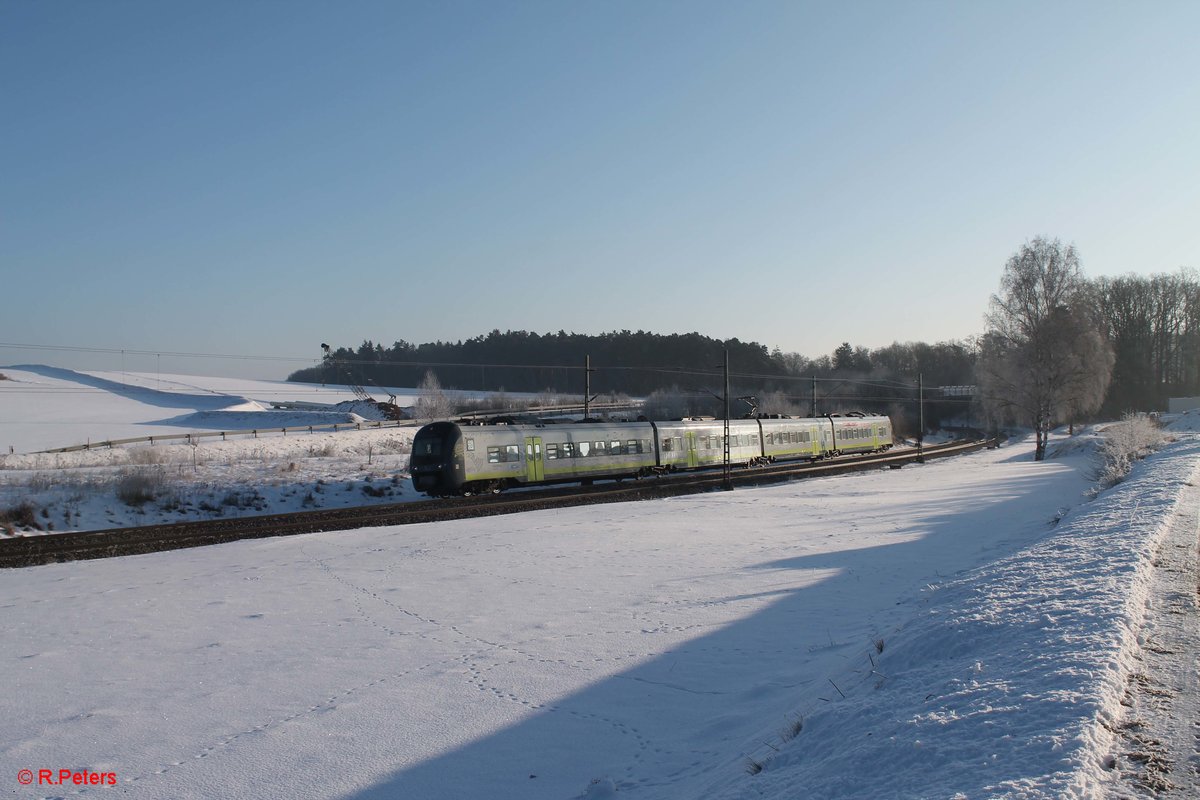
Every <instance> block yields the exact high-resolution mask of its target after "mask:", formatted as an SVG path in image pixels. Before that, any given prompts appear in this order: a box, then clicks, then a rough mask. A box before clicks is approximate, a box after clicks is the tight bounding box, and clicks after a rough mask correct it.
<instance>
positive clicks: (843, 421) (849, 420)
mask: <svg viewBox="0 0 1200 800" xmlns="http://www.w3.org/2000/svg"><path fill="white" fill-rule="evenodd" d="M827 419H828V420H829V422H830V423H831V425H832V428H833V441H834V454H835V455H842V454H844V453H875V452H879V451H881V450H888V449H889V448H891V446H892V421H891V420H890V419H889V418H887V417H882V416H867V415H865V414H848V415H846V416H844V417H827Z"/></svg>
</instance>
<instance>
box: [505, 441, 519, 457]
mask: <svg viewBox="0 0 1200 800" xmlns="http://www.w3.org/2000/svg"><path fill="white" fill-rule="evenodd" d="M504 451H505V452H504V455H505V458H504V460H505V461H520V460H521V448H520V447H519V446H517V445H515V444H510V445H506V446H505V448H504Z"/></svg>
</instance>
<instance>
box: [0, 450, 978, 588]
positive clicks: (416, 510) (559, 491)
mask: <svg viewBox="0 0 1200 800" xmlns="http://www.w3.org/2000/svg"><path fill="white" fill-rule="evenodd" d="M995 446H996V442H995V440H994V439H991V440H978V441H972V442H953V443H949V444H943V445H935V446H930V447H926V448H924V449H923V451H917V450H902V451H895V450H893V451H890V452H888V453H883V454H874V455H867V456H849V457H844V458H840V459H834V460H831V461H828V462H822V463H817V464H808V463H804V464H789V465H778V464H777V465H773V466H772V467H768V468H753V469H746V470H740V471H739V472H737V473H736V474H735V475H734V476H733V478H732V483H733V484H734V485H738V486H747V485H757V484H766V483H778V482H783V481H788V480H793V479H796V478H804V477H814V476H818V475H836V474H841V473H846V472H853V471H863V470H870V469H882V468H887V467H890V468H893V469H894V468H899V467H902V466H904V465H907V464H912V463H919V462H922V461H925V460H930V459H935V458H945V457H949V456H955V455H961V454H964V453H970V452H975V451H977V450H982V449H983V448H985V447H995ZM723 485H724V478H723V476H721V475H720V474H719V473H713V472H703V473H687V474H685V475H680V476H674V477H671V478H657V479H647V480H641V481H625V482H617V481H605V482H603V483H598V484H596V485H594V486H588V487H581V486H569V487H559V488H550V489H544V490H539V491H529V492H512V493H509V494H503V495H497V496H490V495H484V496H481V497H474V498H447V499H442V500H418V501H413V502H409V503H392V504H386V505H378V506H359V507H356V508H343V509H324V510H317V511H300V512H292V513H287V514H270V515H261V516H251V517H235V518H223V519H213V520H204V521H201V522H179V523H174V524H169V525H150V526H146V527H139V528H113V529H109V530H100V531H80V532H76V533H50V534H44V535H41V536H22V537H16V538H11V539H0V568H13V567H28V566H35V565H38V564H51V563H55V562H63V561H77V560H84V559H96V558H111V557H115V556H126V555H136V554H141V553H154V552H161V551H166V550H177V549H181V548H189V547H202V546H205V545H211V544H222V543H225V542H233V541H238V540H241V539H259V538H266V537H270V536H292V535H296V534H301V533H315V532H319V531H336V530H351V529H355V528H362V527H370V526H391V525H411V524H415V523H422V522H438V521H444V520H451V519H465V518H469V517H483V516H495V515H499V514H515V513H521V512H524V511H534V510H543V509H553V508H567V507H571V506H579V505H587V504H593V503H618V502H628V501H633V500H646V499H655V498H661V497H672V496H678V495H683V494H695V493H699V492H706V491H713V490H717V489H720V488H721V487H722V486H723Z"/></svg>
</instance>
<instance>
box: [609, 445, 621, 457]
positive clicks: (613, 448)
mask: <svg viewBox="0 0 1200 800" xmlns="http://www.w3.org/2000/svg"><path fill="white" fill-rule="evenodd" d="M624 452H625V448H624V447H622V446H621V443H620V442H609V443H608V454H609V455H612V456H619V455H621V454H622V453H624Z"/></svg>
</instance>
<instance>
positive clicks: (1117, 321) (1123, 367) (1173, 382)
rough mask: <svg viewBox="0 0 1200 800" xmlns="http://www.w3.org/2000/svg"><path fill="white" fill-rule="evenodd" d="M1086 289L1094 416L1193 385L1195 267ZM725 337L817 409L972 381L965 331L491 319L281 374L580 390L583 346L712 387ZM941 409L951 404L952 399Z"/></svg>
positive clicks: (672, 378)
mask: <svg viewBox="0 0 1200 800" xmlns="http://www.w3.org/2000/svg"><path fill="white" fill-rule="evenodd" d="M1091 289H1092V292H1093V297H1094V302H1095V304H1096V309H1097V312H1098V314H1099V315H1100V316H1101V318H1102V319H1103V321H1104V327H1105V328H1106V331H1107V334H1108V340H1109V344H1110V345H1111V347H1112V348H1113V352H1114V355H1115V365H1114V368H1113V377H1112V383H1111V384H1110V386H1109V389H1108V394H1107V399H1106V401H1105V403H1104V406H1103V407H1102V409H1101V414H1102V415H1103V416H1112V415H1114V414H1120V413H1123V412H1125V411H1133V410H1136V411H1152V410H1164V409H1165V408H1166V404H1167V398H1168V397H1177V396H1194V395H1200V279H1198V278H1197V275H1196V273H1195V272H1192V271H1190V270H1181V271H1180V272H1178V273H1175V274H1168V275H1155V276H1149V277H1146V276H1133V275H1130V276H1124V277H1120V278H1100V279H1098V280H1095V281H1092V282H1091ZM725 348H728V350H729V363H730V373H731V376H732V378H731V383H732V393H734V394H739V395H740V394H749V393H755V394H760V395H766V394H768V393H774V394H775V395H776V396H777V397H785V398H787V399H789V400H791V401H792V403H793V404H794V405H795V406H796V407H798V408H799V409H801V410H805V411H806V410H807V409H808V407H809V404H810V402H811V400H812V394H813V391H812V387H813V381H812V378H814V377H815V378H817V379H818V381H817V384H816V387H817V388H816V397H817V406H818V409H817V410H818V412H826V411H839V410H846V409H850V408H862V409H863V410H880V411H886V410H887V409H888V407H889V405H895V404H904V403H906V402H907V401H908V399H910V398H912V397H914V396H915V392H914V388H915V385H916V382H917V376H918V374H922V375H923V377H924V383H925V386H926V387H929V388H930V392H929V395H928V396H929V397H930V398H931V399H936V398H937V397H939V396H940V393H939V391H938V387H942V386H961V385H971V384H974V383H975V382H976V381H975V375H974V368H975V358H976V347H975V343H974V342H971V341H966V342H956V341H951V342H941V343H937V344H925V343H919V342H918V343H911V342H910V343H895V344H892V345H888V346H887V347H881V348H878V349H874V350H871V349H868V348H865V347H853V346H851V345H850V344H849V343H845V344H843V345H841V346H840V347H838V348H837V349H836V350H835V351H834V352H833V353H831V354H829V355H822V356H819V357H816V358H807V357H805V356H802V355H799V354H796V353H783V352H780V351H779V350H778V349H776V350H774V351H769V350H768V349H767V347H765V346H763V345H760V344H757V343H755V342H741V341H739V340H737V339H731V340H729V341H724V342H723V341H720V340H717V339H713V338H710V337H707V336H702V335H700V334H699V333H686V334H658V333H650V332H646V331H636V332H633V331H627V330H626V331H613V332H611V333H604V334H600V335H585V334H578V333H567V332H565V331H559V332H558V333H547V334H538V333H532V332H527V331H506V332H501V331H498V330H493V331H492V332H491V333H488V334H486V335H481V336H476V337H474V338H471V339H466V340H464V341H458V342H431V343H426V344H420V345H416V344H411V343H409V342H406V341H403V340H400V341H397V342H395V343H394V344H393V345H391V346H390V347H385V346H383V345H382V344H377V343H374V342H370V341H365V342H363V343H362V344H361V345H360V346H359V347H358V348H356V349H355V348H348V347H338V348H336V349H332V350H331V351H330V353H329V355H328V356H327V357H326V358H325V359H324V360H323V362H322V364H320V365H318V366H315V367H311V368H307V369H303V370H300V371H298V372H295V373H293V374H292V375H290V376H289V380H293V381H304V382H316V383H354V384H359V385H363V386H366V387H373V386H378V387H415V386H417V385H418V384H419V383H420V382H421V381H422V379H423V378H424V376H425V374H426V373H427V372H429V371H432V372H433V373H434V374H435V375H436V376H437V378H438V380H439V381H440V383H441V385H442V386H443V387H445V388H453V389H465V390H481V391H489V392H496V391H500V390H504V391H509V392H542V391H546V390H550V391H553V392H557V393H561V394H571V395H576V394H577V395H582V394H583V387H584V369H583V367H584V359H585V357H587V356H590V357H591V364H592V368H593V372H592V376H591V388H592V392H593V393H596V394H604V393H614V392H620V393H625V394H629V395H636V396H645V395H649V394H650V393H652V392H654V391H656V390H678V391H680V392H684V393H688V392H695V393H699V394H701V395H703V394H709V395H711V394H713V393H718V392H720V391H721V368H720V365H721V363H722V354H723V350H724V349H725ZM953 402H957V403H959V404H960V405H961V403H962V401H961V399H960V400H957V401H953ZM742 410H744V408H743V409H742ZM943 411H944V412H945V413H950V412H951V407H947V408H945V409H943Z"/></svg>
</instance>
